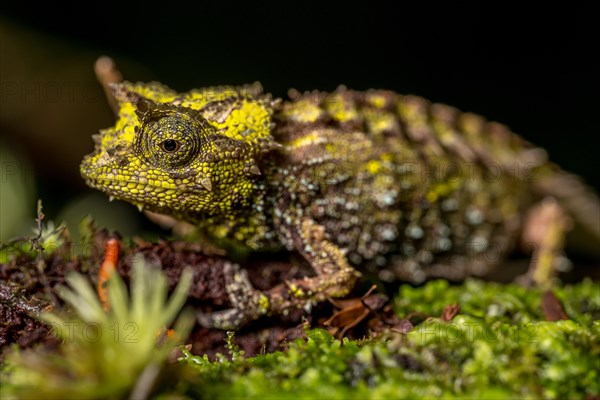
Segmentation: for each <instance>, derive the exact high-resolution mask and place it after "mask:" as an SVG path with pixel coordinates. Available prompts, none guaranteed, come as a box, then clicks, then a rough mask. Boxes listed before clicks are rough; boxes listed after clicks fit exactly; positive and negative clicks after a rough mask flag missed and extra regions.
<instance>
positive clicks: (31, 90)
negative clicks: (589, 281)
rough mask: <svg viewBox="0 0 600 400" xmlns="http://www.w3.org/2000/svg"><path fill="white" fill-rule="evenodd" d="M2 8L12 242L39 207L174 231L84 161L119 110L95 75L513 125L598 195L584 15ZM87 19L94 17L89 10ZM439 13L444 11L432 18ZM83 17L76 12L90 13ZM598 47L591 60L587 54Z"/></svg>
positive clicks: (267, 7)
mask: <svg viewBox="0 0 600 400" xmlns="http://www.w3.org/2000/svg"><path fill="white" fill-rule="evenodd" d="M96 6H97V9H96V10H95V11H94V12H88V11H87V10H86V11H85V12H80V13H79V11H83V10H81V9H80V8H81V7H83V5H82V4H75V5H57V4H55V3H44V4H38V5H36V6H35V11H36V12H35V13H34V12H32V10H31V8H32V6H31V5H29V4H27V3H25V2H10V3H9V4H4V5H3V6H2V7H3V10H2V14H0V41H1V46H0V80H1V82H0V89H1V93H0V146H1V151H0V161H1V168H2V170H1V180H0V218H1V219H0V239H1V240H6V239H7V238H9V237H12V236H15V235H18V234H23V233H28V232H29V230H30V226H31V221H32V219H33V218H34V214H35V200H36V198H38V197H39V198H41V199H43V201H44V205H45V212H46V214H47V215H48V217H49V218H50V219H53V220H56V221H57V222H60V221H62V220H65V221H66V222H67V223H68V225H69V226H74V225H75V224H76V223H77V221H78V220H79V219H80V218H81V216H82V215H83V214H86V213H92V214H93V216H94V217H95V218H96V219H97V221H98V224H99V226H106V227H109V228H112V229H118V230H119V231H120V232H121V233H123V234H124V235H128V234H131V233H134V232H137V233H139V232H140V231H144V232H147V235H151V233H149V232H151V231H152V232H153V233H152V234H153V235H156V234H165V232H164V231H163V232H161V231H158V230H156V228H154V227H153V225H152V224H150V223H149V222H147V221H146V220H145V218H144V217H143V216H142V215H141V214H139V213H138V212H137V210H136V209H135V208H134V207H132V206H129V205H127V204H125V203H120V202H114V203H109V202H108V199H107V198H106V197H105V196H104V195H102V194H100V193H97V192H94V191H92V190H90V189H87V188H86V187H85V185H84V182H83V180H82V179H81V178H80V176H79V171H78V164H79V162H80V160H81V158H82V157H83V155H85V154H87V153H89V152H90V151H91V150H92V148H93V143H92V140H91V137H90V136H91V135H92V134H93V133H95V132H97V131H98V130H99V129H101V128H104V127H107V126H110V125H111V124H112V122H113V116H112V113H111V111H110V109H109V107H108V104H107V103H106V101H105V99H104V95H103V93H102V90H101V88H100V86H99V85H98V84H97V82H96V80H95V77H94V74H93V70H92V66H93V63H94V61H95V60H96V59H97V58H98V57H99V56H100V55H103V54H106V55H109V56H111V57H113V58H114V59H115V61H116V62H117V65H118V67H119V68H120V69H121V71H122V72H123V74H124V76H125V77H126V79H129V80H133V81H136V80H141V81H148V80H159V81H161V82H163V83H165V84H168V85H170V86H172V87H173V88H175V89H178V90H181V91H183V90H188V89H190V88H193V87H202V86H208V85H216V84H241V83H245V82H253V81H256V80H258V81H261V82H262V84H263V86H264V87H265V89H266V90H267V91H270V92H272V93H273V94H274V95H275V96H281V97H284V96H285V95H286V91H287V89H289V88H296V89H299V90H311V89H321V90H332V89H335V87H336V86H337V85H338V84H345V85H347V86H348V87H351V88H355V89H368V88H371V87H374V88H386V89H391V90H395V91H398V92H400V93H414V94H417V95H420V96H424V97H426V98H429V99H431V100H433V101H439V102H444V103H447V104H451V105H454V106H456V107H459V108H461V109H463V110H466V111H473V112H476V113H479V114H482V115H484V116H486V117H488V118H489V119H493V120H497V121H500V122H503V123H505V124H507V125H509V126H510V127H511V128H512V129H513V130H514V131H515V132H517V133H520V134H522V135H523V136H524V137H525V138H527V139H528V140H530V141H532V142H534V143H536V144H538V145H540V146H543V147H545V148H546V149H547V150H548V151H549V153H550V156H551V158H552V159H553V160H555V161H556V162H558V163H559V164H561V165H562V166H563V167H565V168H566V169H569V170H571V171H573V172H576V173H578V174H580V175H582V176H583V177H584V178H586V180H587V181H588V183H590V184H591V185H592V186H594V187H596V188H598V187H600V169H598V168H597V166H598V161H597V152H598V150H597V149H598V144H599V143H600V137H599V135H597V123H596V119H597V117H596V115H597V104H598V102H597V97H596V95H595V94H594V93H593V92H592V85H591V83H592V82H593V81H596V80H597V79H596V78H597V71H598V61H597V60H593V59H592V53H593V52H592V51H590V50H589V49H587V50H586V49H585V47H584V48H583V49H582V47H581V46H582V45H583V46H585V43H586V41H587V40H589V39H590V38H591V36H592V35H591V34H590V32H588V30H590V29H591V28H590V26H591V25H590V24H588V23H586V21H585V18H586V14H587V13H586V12H585V10H578V9H576V8H570V9H565V8H564V7H557V8H555V9H553V8H552V7H550V6H548V7H546V6H545V7H544V9H543V10H539V9H532V10H531V11H525V10H506V9H496V10H493V11H490V10H485V11H484V10H482V9H479V8H478V7H464V8H462V9H458V8H457V7H456V6H455V5H454V4H445V5H439V4H438V5H435V6H433V5H431V4H422V5H418V4H411V5H408V4H406V3H397V4H394V3H393V2H389V3H380V4H377V3H373V4H371V3H370V5H367V4H366V3H363V4H361V5H360V6H350V5H349V4H348V3H346V4H345V5H344V4H342V5H337V4H334V3H325V2H317V3H310V2H309V3H305V2H303V3H301V4H300V3H293V4H284V3H283V2H279V3H263V2H259V3H257V2H250V3H247V4H244V5H238V4H236V5H235V6H234V5H233V4H230V3H228V2H227V3H219V2H207V3H198V4H197V5H196V6H195V7H188V6H183V5H179V4H177V5H175V4H166V5H165V6H164V7H161V8H155V7H150V6H134V5H128V4H124V3H119V4H114V5H113V4H110V3H106V2H103V3H102V4H98V5H96ZM86 7H87V6H86ZM432 11H435V12H432ZM78 14H79V15H78ZM590 49H591V47H590Z"/></svg>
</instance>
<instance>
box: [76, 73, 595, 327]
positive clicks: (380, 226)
mask: <svg viewBox="0 0 600 400" xmlns="http://www.w3.org/2000/svg"><path fill="white" fill-rule="evenodd" d="M109 91H110V93H111V96H112V101H113V102H114V104H115V109H116V112H117V120H116V123H115V125H114V126H112V127H110V128H108V129H103V130H100V132H99V134H96V135H93V140H94V142H95V148H94V151H93V152H92V153H91V154H89V155H87V156H85V157H84V159H83V161H82V163H81V166H80V172H81V175H82V177H83V178H84V179H85V182H86V183H87V185H89V186H90V187H92V188H95V189H98V190H100V191H102V192H105V193H106V194H108V195H109V196H110V198H111V199H113V198H115V199H120V200H124V201H126V202H129V203H132V204H134V205H136V206H137V207H138V208H139V209H140V210H145V211H148V212H151V213H155V214H162V215H168V216H170V217H172V218H174V219H175V220H178V221H186V222H188V223H190V224H192V225H194V226H195V227H197V229H199V230H200V231H201V232H202V233H203V234H204V235H206V237H208V238H210V239H211V240H213V241H214V242H215V243H218V244H219V245H220V246H222V247H223V248H229V249H231V248H236V247H237V248H241V249H245V250H247V251H270V250H278V249H283V250H287V251H290V252H295V253H297V254H299V255H300V256H301V258H302V259H304V260H305V261H306V262H307V263H308V264H309V265H310V267H312V270H314V274H313V275H311V276H306V277H303V278H301V279H296V280H292V281H287V282H284V283H282V284H281V285H279V286H278V287H277V288H276V289H274V290H272V291H271V292H269V293H262V292H260V291H258V290H256V289H254V288H253V287H252V285H251V283H250V282H249V280H248V278H247V274H245V273H244V271H243V269H241V270H240V269H239V268H237V269H236V268H232V269H231V270H230V271H227V272H226V275H227V276H228V277H229V278H228V279H227V288H228V293H229V296H230V298H231V303H232V305H233V306H232V308H230V309H226V310H220V311H216V312H213V313H211V314H206V315H199V320H200V322H201V323H202V324H203V325H206V326H211V327H217V328H221V329H236V328H239V327H240V326H243V325H244V324H245V323H247V322H249V321H252V320H254V319H257V318H259V317H260V316H263V315H270V314H276V313H286V312H288V311H289V310H291V309H292V308H304V309H305V310H310V308H311V307H312V306H314V305H315V304H316V303H318V302H321V301H324V300H325V299H328V298H336V297H343V296H345V295H347V294H348V293H349V292H350V291H351V289H352V288H353V287H354V285H355V284H356V282H357V280H358V279H359V278H360V277H361V276H363V275H366V274H368V275H372V276H375V277H376V278H377V279H380V280H382V281H407V282H412V283H420V282H423V281H424V280H426V279H432V278H440V277H441V278H446V279H451V280H461V279H464V278H465V277H467V276H473V275H474V276H482V275H485V274H486V273H488V272H489V271H490V270H491V269H492V268H493V267H494V266H497V265H499V264H500V263H501V261H502V260H503V259H504V258H505V257H506V256H507V255H508V254H510V253H511V252H513V251H515V249H517V248H519V246H521V245H522V244H523V242H524V241H527V240H528V241H529V244H530V245H531V247H535V248H534V249H530V250H531V251H532V252H533V251H534V250H535V252H537V259H536V260H533V258H532V265H533V266H534V267H537V269H536V268H534V269H533V270H534V273H533V275H532V276H531V277H530V278H531V279H533V280H534V281H536V280H537V281H540V282H541V281H543V280H544V278H543V273H544V272H543V271H546V272H545V273H546V275H547V277H548V276H551V275H552V272H548V271H553V270H554V269H556V268H557V264H558V263H559V262H558V260H560V259H561V254H562V245H563V233H564V232H566V231H567V230H568V227H569V225H572V224H571V221H575V224H576V225H580V226H583V227H584V229H585V232H586V235H588V236H590V237H594V238H600V227H599V226H598V225H599V223H598V219H597V215H598V208H599V205H598V204H599V201H598V198H597V197H596V195H595V194H594V193H593V191H592V190H590V189H588V188H587V187H586V186H585V185H584V184H583V183H582V182H581V181H580V180H579V179H578V178H577V177H576V176H575V175H572V174H570V173H568V172H565V171H563V170H562V169H561V168H560V167H558V166H557V165H556V164H554V163H552V162H551V161H549V160H548V156H547V153H546V152H545V151H544V150H543V149H541V148H538V147H536V146H534V145H532V144H531V143H529V142H527V141H526V140H525V139H523V138H522V137H520V136H518V135H517V134H515V133H513V132H511V131H510V130H509V128H507V127H506V126H504V125H502V124H500V123H496V122H490V121H488V120H486V119H485V118H483V117H481V116H478V115H476V114H473V113H465V112H461V111H459V110H458V109H456V108H453V107H450V106H447V105H443V104H437V103H431V102H429V101H427V100H425V99H423V98H421V97H418V96H414V95H401V94H398V93H395V92H392V91H387V90H375V89H373V90H367V91H353V90H350V89H348V88H346V87H343V86H341V87H339V88H338V89H337V90H335V91H333V92H330V93H326V92H321V91H312V92H305V93H300V92H298V91H295V90H292V91H290V93H289V97H290V98H289V99H287V100H282V99H278V98H274V97H273V96H272V95H270V94H269V93H265V92H264V91H263V89H262V87H261V86H260V84H258V83H255V84H251V85H243V86H215V87H207V88H201V89H193V90H190V91H188V92H184V93H178V92H176V91H174V90H172V89H170V88H169V87H167V86H165V85H163V84H161V83H158V82H150V83H140V82H138V83H130V82H127V81H122V82H120V83H114V84H111V85H110V90H109ZM532 226H533V227H532ZM540 226H541V227H542V228H539V227H540ZM536 227H537V228H536ZM540 271H541V272H540ZM536 273H537V274H538V275H539V274H542V275H540V276H542V277H540V276H537V277H536V275H535V274H536Z"/></svg>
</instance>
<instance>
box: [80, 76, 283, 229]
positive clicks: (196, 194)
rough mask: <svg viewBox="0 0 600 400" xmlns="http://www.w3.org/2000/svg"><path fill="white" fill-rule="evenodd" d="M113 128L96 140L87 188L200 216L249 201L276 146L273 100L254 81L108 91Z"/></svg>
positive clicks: (87, 162)
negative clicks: (115, 108)
mask: <svg viewBox="0 0 600 400" xmlns="http://www.w3.org/2000/svg"><path fill="white" fill-rule="evenodd" d="M113 96H114V98H115V100H116V102H117V104H118V105H119V114H118V120H117V122H116V124H115V126H113V127H111V128H109V129H105V130H102V131H100V134H98V135H95V136H94V141H95V143H96V145H95V149H94V151H93V153H91V154H89V155H87V156H86V157H85V158H84V160H83V162H82V163H81V166H80V171H81V174H82V176H83V178H84V179H85V180H86V182H87V184H88V185H89V186H91V187H93V188H95V189H98V190H101V191H103V192H105V193H107V194H108V195H109V196H111V197H112V198H117V199H122V200H125V201H128V202H130V203H133V204H135V205H137V206H138V207H139V208H140V209H142V208H145V209H148V210H150V211H155V212H160V213H164V214H170V215H174V216H176V217H183V218H185V217H188V218H190V217H194V216H198V217H201V216H203V215H215V214H228V213H231V212H233V211H234V210H236V209H239V208H240V207H245V206H247V205H249V204H250V202H251V198H252V192H253V190H254V187H255V183H256V180H257V179H258V177H259V175H260V169H259V167H258V162H259V160H260V158H261V157H262V156H263V154H264V153H266V152H268V151H270V150H272V149H274V148H276V147H277V146H278V145H277V144H276V143H275V141H274V140H273V138H272V137H271V134H270V132H271V127H272V126H271V114H272V109H273V104H274V103H273V102H272V101H271V99H270V97H269V96H267V95H263V94H262V93H261V88H260V86H259V85H258V84H254V85H248V86H242V87H213V88H207V89H201V90H193V91H190V92H187V93H181V94H179V93H176V92H174V91H173V90H171V89H169V88H167V87H165V86H163V85H160V84H157V83H150V84H141V83H137V84H130V83H127V82H125V83H120V84H117V85H114V86H113Z"/></svg>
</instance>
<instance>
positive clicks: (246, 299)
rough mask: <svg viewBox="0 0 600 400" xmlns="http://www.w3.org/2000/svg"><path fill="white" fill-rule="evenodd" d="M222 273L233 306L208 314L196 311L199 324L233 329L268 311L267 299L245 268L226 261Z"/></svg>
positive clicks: (207, 326)
mask: <svg viewBox="0 0 600 400" xmlns="http://www.w3.org/2000/svg"><path fill="white" fill-rule="evenodd" d="M223 274H224V276H225V288H226V290H227V294H228V295H229V300H230V301H231V304H232V305H233V308H230V309H226V310H221V311H215V312H213V313H210V314H204V313H198V314H197V317H198V322H199V323H200V325H202V326H204V327H206V328H217V329H226V330H235V329H239V328H240V327H241V326H243V325H244V324H246V323H248V322H250V321H253V320H255V319H257V318H259V317H260V316H262V315H265V314H266V313H267V311H269V299H268V298H267V296H265V295H264V294H263V293H261V292H260V291H259V290H257V289H255V288H254V287H253V286H252V283H250V281H249V280H248V274H247V272H246V271H245V270H240V268H239V266H238V265H237V264H231V263H226V264H225V267H224V271H223Z"/></svg>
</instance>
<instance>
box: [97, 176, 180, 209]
mask: <svg viewBox="0 0 600 400" xmlns="http://www.w3.org/2000/svg"><path fill="white" fill-rule="evenodd" d="M85 181H86V184H87V185H88V186H90V187H91V188H93V189H97V190H100V191H102V192H104V193H106V194H107V195H108V199H109V201H113V200H115V199H118V200H124V201H127V202H129V203H132V204H133V205H135V206H137V208H138V209H139V210H140V211H142V210H144V209H149V210H153V209H162V208H164V207H166V206H167V203H168V202H169V201H170V200H173V199H174V198H175V197H177V196H178V193H179V192H178V191H177V190H176V189H174V188H173V189H170V188H164V187H160V186H155V185H150V184H148V183H141V182H136V181H132V180H115V179H104V178H97V179H94V178H89V177H87V178H85ZM149 199H152V201H151V202H148V200H149Z"/></svg>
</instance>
